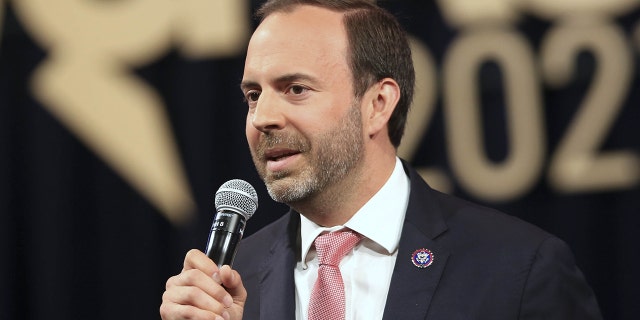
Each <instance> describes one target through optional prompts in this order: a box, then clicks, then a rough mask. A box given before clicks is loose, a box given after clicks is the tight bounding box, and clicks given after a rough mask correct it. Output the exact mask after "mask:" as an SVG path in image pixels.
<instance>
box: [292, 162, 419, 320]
mask: <svg viewBox="0 0 640 320" xmlns="http://www.w3.org/2000/svg"><path fill="white" fill-rule="evenodd" d="M409 189H410V187H409V178H408V177H407V175H406V174H405V172H404V169H403V167H402V163H401V162H400V159H398V158H396V165H395V168H394V170H393V173H392V174H391V176H390V177H389V180H387V182H386V183H385V184H384V185H383V186H382V188H381V189H380V190H379V191H378V192H377V193H376V194H375V195H374V196H373V197H372V198H371V199H370V200H369V201H368V202H367V203H366V204H365V205H364V206H363V207H362V208H360V210H358V212H356V214H355V215H354V216H353V217H351V219H350V220H349V221H347V223H345V224H344V225H343V226H335V227H332V228H325V227H321V226H319V225H317V224H315V223H314V222H312V221H311V220H309V219H307V218H305V217H304V216H300V219H301V223H300V233H301V240H302V241H301V248H300V249H301V252H302V254H301V257H302V261H298V263H297V265H296V268H295V270H294V279H295V285H296V319H298V320H307V311H308V308H309V298H310V297H311V291H312V290H313V285H314V284H315V282H316V279H317V277H318V259H317V255H316V251H315V247H313V242H314V240H315V238H316V237H317V236H318V235H320V234H321V233H323V232H329V231H336V230H340V229H343V228H349V229H351V230H354V231H356V232H358V233H360V234H361V235H363V236H364V237H363V239H362V241H360V243H359V244H358V245H357V246H356V247H355V248H354V249H353V252H351V253H349V254H347V255H346V256H345V257H344V258H343V259H342V261H341V262H340V271H341V273H342V278H343V280H344V285H345V299H346V314H345V315H346V320H359V319H362V320H373V319H382V314H383V312H384V307H385V303H386V300H387V293H388V291H389V284H390V282H391V274H392V273H393V266H394V264H395V261H396V257H397V255H398V243H399V242H400V233H401V231H402V223H403V221H404V216H405V212H406V211H407V203H408V201H409ZM407 259H409V257H407Z"/></svg>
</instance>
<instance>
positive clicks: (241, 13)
mask: <svg viewBox="0 0 640 320" xmlns="http://www.w3.org/2000/svg"><path fill="white" fill-rule="evenodd" d="M13 4H14V7H15V9H16V12H17V14H18V15H19V17H20V18H21V20H22V22H23V23H24V25H25V27H26V28H27V29H28V30H29V32H30V33H31V35H32V36H34V37H35V39H36V40H37V41H38V42H39V43H40V44H41V45H42V46H43V47H45V48H46V49H48V58H47V59H46V60H45V61H44V62H43V63H42V64H41V65H40V66H39V67H38V69H37V70H36V71H35V72H34V74H33V78H32V81H33V82H32V85H33V91H34V94H35V95H36V97H37V98H38V99H39V100H40V101H41V102H42V104H43V105H44V106H45V107H46V108H47V109H49V110H50V111H51V113H53V114H54V115H55V116H56V117H57V118H58V119H59V120H60V121H61V122H62V123H63V124H65V125H66V126H67V127H68V128H69V129H70V130H71V131H72V132H74V133H75V134H76V135H77V136H78V137H79V138H80V139H81V140H82V141H84V142H85V143H86V144H87V145H88V146H89V148H91V149H92V150H93V151H94V152H96V154H98V155H99V156H100V157H101V158H102V159H103V160H104V161H105V162H106V163H108V164H109V165H110V166H111V167H112V168H113V169H114V170H115V171H116V172H118V173H119V174H120V175H121V176H122V177H124V179H125V180H126V181H128V182H129V183H130V184H131V185H132V186H133V187H134V188H136V189H137V190H138V191H139V192H140V193H141V194H142V195H144V196H145V197H146V198H147V199H148V200H149V201H150V202H151V203H153V204H154V205H155V206H156V207H157V208H158V209H159V210H160V211H161V212H162V213H163V214H164V215H166V217H167V218H168V219H169V220H171V221H172V222H174V223H179V222H183V221H185V220H187V219H188V218H189V217H190V216H191V215H192V213H193V211H194V209H195V203H194V200H193V196H192V194H191V190H190V188H189V184H188V181H187V178H186V174H185V171H184V168H183V165H182V163H181V159H180V156H179V153H178V150H177V147H176V143H175V141H174V137H173V133H172V129H171V126H170V123H169V120H168V118H167V114H166V112H165V108H164V106H163V102H162V100H161V99H160V97H159V95H158V94H157V93H156V92H155V91H154V89H153V88H152V87H150V86H149V85H147V84H146V83H145V82H144V81H141V80H140V79H139V78H137V77H136V76H134V75H133V74H132V73H131V69H132V68H133V67H136V66H142V65H146V64H148V63H150V62H152V61H153V60H154V59H156V58H158V57H159V56H160V55H162V54H163V53H165V52H166V51H167V50H168V49H169V48H170V47H171V46H172V45H174V44H175V45H176V46H178V48H179V49H180V50H181V51H182V52H183V53H184V54H185V55H187V56H188V57H193V58H204V57H219V56H226V55H237V54H239V53H240V52H242V50H243V49H244V46H245V41H246V38H247V35H248V21H247V20H248V17H247V8H245V6H244V2H243V1H237V0H224V1H223V0H216V1H208V0H185V1H174V0H137V1H77V0H58V1H56V3H55V5H51V3H50V1H49V0H20V1H14V2H13ZM212 107H216V106H212Z"/></svg>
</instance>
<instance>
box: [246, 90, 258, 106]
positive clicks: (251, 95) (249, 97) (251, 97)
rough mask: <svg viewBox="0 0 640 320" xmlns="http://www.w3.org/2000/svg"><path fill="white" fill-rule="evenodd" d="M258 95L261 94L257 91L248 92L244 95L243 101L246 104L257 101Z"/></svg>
mask: <svg viewBox="0 0 640 320" xmlns="http://www.w3.org/2000/svg"><path fill="white" fill-rule="evenodd" d="M260 93H261V92H260V91H258V90H249V91H247V92H246V93H245V94H244V99H245V100H246V101H247V102H248V103H252V102H256V101H258V98H260Z"/></svg>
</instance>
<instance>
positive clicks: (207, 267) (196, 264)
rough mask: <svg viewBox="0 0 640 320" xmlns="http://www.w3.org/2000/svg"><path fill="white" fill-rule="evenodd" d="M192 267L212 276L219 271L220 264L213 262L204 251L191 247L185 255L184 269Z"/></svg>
mask: <svg viewBox="0 0 640 320" xmlns="http://www.w3.org/2000/svg"><path fill="white" fill-rule="evenodd" d="M191 269H198V270H201V271H202V272H204V273H206V274H208V275H209V276H212V275H213V274H214V273H215V272H217V271H218V266H217V265H216V264H215V262H213V260H211V259H209V257H207V255H206V254H204V252H202V251H200V250H197V249H191V250H189V252H187V254H186V255H185V257H184V266H183V268H182V270H183V271H185V270H191Z"/></svg>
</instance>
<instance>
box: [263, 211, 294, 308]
mask: <svg viewBox="0 0 640 320" xmlns="http://www.w3.org/2000/svg"><path fill="white" fill-rule="evenodd" d="M288 214H289V216H290V219H289V225H288V226H287V229H288V230H286V231H285V230H283V232H280V233H279V234H280V235H282V236H281V237H279V238H278V239H276V240H275V241H274V243H273V246H272V247H271V249H270V254H269V256H268V257H267V259H265V262H264V264H263V265H262V267H261V272H260V273H261V276H260V319H266V320H268V319H274V320H295V307H296V306H295V283H294V279H293V269H294V268H295V265H296V250H295V248H296V245H295V244H296V242H297V241H298V238H299V234H300V232H299V231H298V228H299V221H300V218H299V216H298V214H297V213H295V212H289V213H288Z"/></svg>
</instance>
